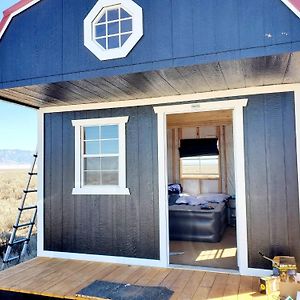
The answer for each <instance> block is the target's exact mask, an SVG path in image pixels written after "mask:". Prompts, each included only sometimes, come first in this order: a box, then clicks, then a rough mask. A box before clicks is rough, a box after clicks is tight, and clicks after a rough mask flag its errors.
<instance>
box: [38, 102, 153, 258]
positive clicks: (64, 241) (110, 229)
mask: <svg viewBox="0 0 300 300" xmlns="http://www.w3.org/2000/svg"><path fill="white" fill-rule="evenodd" d="M117 116H129V121H128V123H127V125H126V126H127V127H126V152H127V157H126V162H127V187H128V188H129V190H130V195H129V196H123V195H121V196H120V195H117V196H106V195H93V196H90V195H72V189H73V187H74V148H75V147H74V144H75V142H74V127H73V126H72V123H71V121H72V120H76V119H82V118H83V119H86V118H104V117H117ZM156 124H157V121H156V115H155V113H154V111H153V109H152V107H147V106H145V107H138V108H122V109H107V110H95V111H81V112H64V113H53V114H46V115H45V132H44V134H45V144H44V148H45V149H44V164H45V165H44V168H45V172H44V214H45V215H44V219H45V225H44V228H45V235H44V237H45V239H44V244H45V250H51V251H63V252H75V253H88V254H100V255H112V256H125V257H138V258H149V259H158V258H159V227H158V223H159V219H158V215H159V213H158V171H157V142H156V141H157V125H156Z"/></svg>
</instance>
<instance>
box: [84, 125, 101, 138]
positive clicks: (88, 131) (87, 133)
mask: <svg viewBox="0 0 300 300" xmlns="http://www.w3.org/2000/svg"><path fill="white" fill-rule="evenodd" d="M99 133H100V132H99V127H98V126H96V127H95V126H93V127H85V128H84V139H85V140H98V139H99Z"/></svg>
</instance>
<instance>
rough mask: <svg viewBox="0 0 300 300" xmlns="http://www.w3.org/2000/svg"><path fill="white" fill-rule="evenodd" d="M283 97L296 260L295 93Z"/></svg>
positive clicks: (290, 227) (292, 243) (299, 228)
mask: <svg viewBox="0 0 300 300" xmlns="http://www.w3.org/2000/svg"><path fill="white" fill-rule="evenodd" d="M282 97H283V99H282V101H283V130H284V151H285V159H284V163H285V177H286V180H285V181H286V198H287V216H288V219H287V226H288V231H287V233H288V234H287V235H288V240H289V247H290V251H291V254H292V255H295V256H296V261H297V262H299V261H300V251H299V249H300V240H299V238H296V237H299V236H300V222H299V201H298V199H299V191H298V181H297V176H298V173H297V172H298V171H297V163H295V162H296V161H297V155H296V139H295V136H296V129H295V106H294V95H293V94H292V93H287V94H284V95H282Z"/></svg>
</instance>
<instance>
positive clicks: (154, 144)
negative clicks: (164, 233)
mask: <svg viewBox="0 0 300 300" xmlns="http://www.w3.org/2000/svg"><path fill="white" fill-rule="evenodd" d="M157 138H158V137H157V114H154V113H152V153H153V157H152V164H153V166H152V189H153V197H154V198H153V201H154V211H153V222H154V223H153V228H154V252H153V258H154V259H159V258H160V256H159V253H160V252H159V250H160V249H159V247H160V244H159V197H158V184H159V183H158V148H157Z"/></svg>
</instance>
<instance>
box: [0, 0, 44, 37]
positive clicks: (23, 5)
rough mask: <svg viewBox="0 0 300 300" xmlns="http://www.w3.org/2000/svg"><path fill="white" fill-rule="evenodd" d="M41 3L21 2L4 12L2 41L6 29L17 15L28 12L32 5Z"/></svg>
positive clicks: (23, 0)
mask: <svg viewBox="0 0 300 300" xmlns="http://www.w3.org/2000/svg"><path fill="white" fill-rule="evenodd" d="M39 1H40V0H20V1H19V2H17V3H16V4H14V5H13V6H11V7H9V8H7V9H6V10H4V12H3V18H2V20H1V21H0V39H1V37H2V35H3V34H4V32H5V30H6V28H7V27H8V25H9V22H10V21H11V19H12V18H13V17H14V16H15V15H17V14H19V13H21V12H23V11H24V10H26V9H27V8H29V7H31V6H32V5H34V4H36V3H38V2H39Z"/></svg>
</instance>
